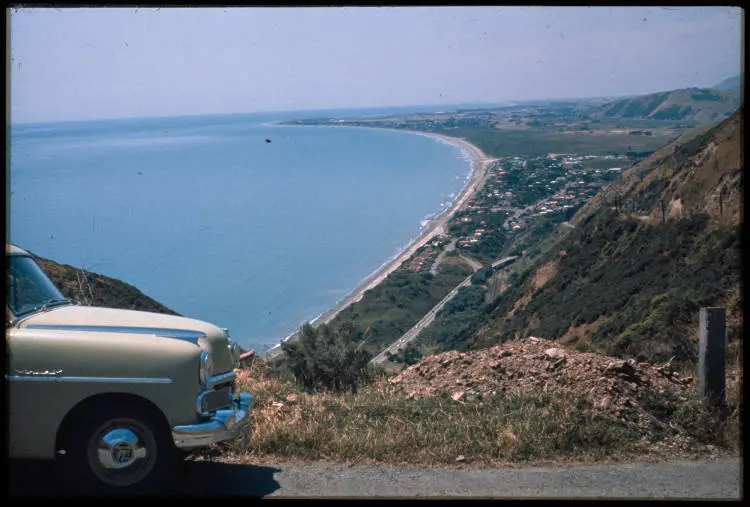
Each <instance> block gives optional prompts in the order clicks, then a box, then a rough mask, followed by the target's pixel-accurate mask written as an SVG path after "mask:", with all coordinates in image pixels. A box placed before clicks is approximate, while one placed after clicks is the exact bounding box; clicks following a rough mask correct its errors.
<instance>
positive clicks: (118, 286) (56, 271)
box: [32, 253, 179, 315]
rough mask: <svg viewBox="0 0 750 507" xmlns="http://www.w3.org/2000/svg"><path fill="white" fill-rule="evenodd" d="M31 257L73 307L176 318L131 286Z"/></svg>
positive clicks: (173, 312) (161, 305)
mask: <svg viewBox="0 0 750 507" xmlns="http://www.w3.org/2000/svg"><path fill="white" fill-rule="evenodd" d="M32 256H33V257H34V260H36V262H37V263H38V264H39V266H41V268H42V269H43V270H44V272H45V273H47V275H48V276H49V277H50V278H51V279H52V281H53V282H54V283H55V285H56V286H57V288H58V289H60V292H62V293H63V295H64V296H65V297H67V298H70V299H72V300H73V301H75V302H76V303H80V304H82V305H87V306H101V307H106V308H121V309H124V310H141V311H144V312H155V313H166V314H168V315H179V313H177V312H175V311H174V310H171V309H169V308H167V307H166V306H164V305H163V304H161V303H159V302H158V301H155V300H154V299H151V298H150V297H148V296H146V295H145V294H143V293H142V292H141V291H140V290H138V289H136V288H135V287H133V286H132V285H130V284H127V283H125V282H122V281H120V280H117V279H116V278H110V277H108V276H104V275H100V274H98V273H92V272H90V271H86V270H83V269H78V268H74V267H73V266H69V265H67V264H58V263H57V262H55V261H52V260H49V259H44V258H42V257H39V256H36V255H34V254H33V253H32Z"/></svg>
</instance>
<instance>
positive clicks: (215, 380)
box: [206, 371, 237, 389]
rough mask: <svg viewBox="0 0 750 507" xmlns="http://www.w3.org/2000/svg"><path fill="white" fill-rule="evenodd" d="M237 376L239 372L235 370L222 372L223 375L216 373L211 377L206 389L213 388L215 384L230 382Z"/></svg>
mask: <svg viewBox="0 0 750 507" xmlns="http://www.w3.org/2000/svg"><path fill="white" fill-rule="evenodd" d="M236 378H237V374H236V373H235V372H233V371H228V372H226V373H222V374H221V375H216V376H214V377H211V379H210V380H209V381H208V385H207V386H206V389H212V388H213V387H214V386H217V385H219V384H223V383H224V382H228V381H230V380H234V379H236Z"/></svg>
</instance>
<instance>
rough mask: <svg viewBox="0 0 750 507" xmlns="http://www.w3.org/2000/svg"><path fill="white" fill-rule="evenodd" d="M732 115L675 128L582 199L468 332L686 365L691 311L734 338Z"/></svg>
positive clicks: (739, 160)
mask: <svg viewBox="0 0 750 507" xmlns="http://www.w3.org/2000/svg"><path fill="white" fill-rule="evenodd" d="M742 122H743V116H742V110H739V111H738V112H737V113H735V114H734V115H732V116H731V117H730V118H728V119H726V120H725V121H723V122H721V123H719V124H717V125H714V126H711V127H709V128H702V129H700V130H697V131H694V132H691V133H690V134H685V135H683V136H681V137H679V138H677V139H676V140H675V141H673V142H672V143H670V144H669V145H668V146H666V147H665V148H663V149H661V150H659V151H657V152H656V153H654V154H653V155H652V156H651V157H649V158H648V159H646V160H644V161H642V162H640V163H638V164H637V165H635V166H633V167H631V168H630V169H628V170H627V171H625V172H623V174H622V176H621V178H620V179H618V180H615V181H614V182H613V183H612V184H610V185H609V186H608V187H605V189H603V190H602V191H601V192H600V193H599V194H597V195H596V196H595V197H594V198H593V199H591V200H589V201H588V202H587V203H586V204H585V205H584V206H583V207H582V208H581V209H580V210H579V211H578V213H576V215H575V216H574V218H573V219H572V220H571V222H572V225H573V227H560V228H559V229H558V231H557V232H556V233H554V235H553V236H555V240H554V242H552V239H545V242H548V243H549V242H552V243H551V244H548V248H546V249H545V250H544V252H542V253H540V254H538V255H537V257H536V259H534V260H533V261H532V262H531V264H530V265H528V267H527V269H524V270H520V271H518V272H517V273H516V274H515V275H514V278H515V280H513V282H512V286H511V287H509V288H507V289H506V290H505V291H504V292H503V293H502V294H501V296H500V298H499V299H498V300H497V302H496V303H495V305H494V308H493V309H491V310H490V311H489V314H488V316H487V318H486V319H485V321H484V323H483V325H482V326H481V327H479V329H478V331H477V332H476V333H475V334H474V336H473V338H472V341H471V342H470V343H469V344H468V346H469V348H474V349H480V348H485V347H488V346H492V345H494V344H496V343H499V342H503V341H506V340H509V339H513V338H514V337H519V336H529V335H535V336H541V337H544V338H552V339H560V340H562V341H563V342H564V343H571V344H575V345H576V346H577V347H579V348H580V349H581V350H586V349H593V350H596V351H599V352H606V353H608V354H610V355H615V356H619V357H628V356H629V357H637V356H639V355H644V356H645V357H646V358H648V359H649V360H651V361H654V362H657V361H667V360H669V359H670V358H673V357H674V358H675V360H676V362H685V363H693V362H694V361H695V360H696V358H697V348H698V347H697V343H696V340H697V325H698V314H699V309H700V308H701V307H704V306H724V307H726V308H727V334H728V337H729V341H730V347H734V346H736V345H737V343H734V342H737V339H738V338H739V337H740V336H741V326H742V304H741V302H742V298H741V291H740V280H741V276H740V274H741V262H740V234H739V229H740V226H741V222H742V172H743V168H744V159H743V155H742Z"/></svg>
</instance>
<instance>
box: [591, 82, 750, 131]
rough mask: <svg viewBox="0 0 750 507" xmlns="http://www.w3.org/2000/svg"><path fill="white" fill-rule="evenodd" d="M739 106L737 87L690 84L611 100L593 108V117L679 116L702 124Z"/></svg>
mask: <svg viewBox="0 0 750 507" xmlns="http://www.w3.org/2000/svg"><path fill="white" fill-rule="evenodd" d="M738 107H740V97H739V93H738V90H733V91H721V90H716V89H709V88H687V89H684V90H672V91H668V92H662V93H651V94H648V95H640V96H636V97H628V98H625V99H621V100H616V101H613V102H609V103H607V104H604V105H603V106H600V107H599V108H596V109H594V110H593V111H592V112H591V117H592V118H595V119H608V118H630V119H653V120H678V121H693V122H696V123H699V124H700V123H712V122H716V121H721V120H723V119H724V118H726V117H728V116H729V115H731V114H732V113H733V112H734V111H736V110H737V108H738Z"/></svg>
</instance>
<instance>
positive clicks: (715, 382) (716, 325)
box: [698, 308, 727, 407]
mask: <svg viewBox="0 0 750 507" xmlns="http://www.w3.org/2000/svg"><path fill="white" fill-rule="evenodd" d="M698 347H699V349H698V368H699V378H698V392H699V393H700V395H701V396H702V397H703V399H704V400H705V401H706V402H707V403H708V404H709V405H711V406H714V407H717V406H723V405H724V403H725V383H726V375H725V358H726V349H727V337H726V309H724V308H701V309H700V337H699V345H698Z"/></svg>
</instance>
